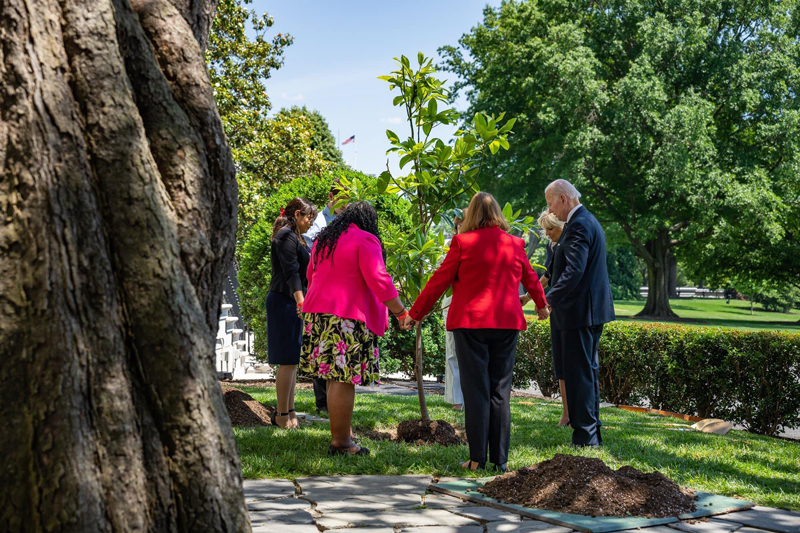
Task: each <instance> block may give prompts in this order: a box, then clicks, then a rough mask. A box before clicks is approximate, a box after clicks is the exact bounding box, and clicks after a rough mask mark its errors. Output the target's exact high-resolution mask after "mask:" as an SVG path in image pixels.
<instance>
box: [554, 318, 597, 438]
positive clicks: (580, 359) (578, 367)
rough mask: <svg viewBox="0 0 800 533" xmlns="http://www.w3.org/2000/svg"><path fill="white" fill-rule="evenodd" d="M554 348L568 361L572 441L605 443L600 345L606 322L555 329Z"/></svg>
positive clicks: (568, 399)
mask: <svg viewBox="0 0 800 533" xmlns="http://www.w3.org/2000/svg"><path fill="white" fill-rule="evenodd" d="M553 333H554V335H553V341H554V342H553V350H560V351H561V354H562V357H563V361H564V384H565V385H566V389H567V409H568V411H569V423H570V425H571V426H572V428H573V432H572V443H573V444H576V445H578V446H602V444H603V437H602V435H601V433H600V426H601V425H602V424H601V423H600V378H599V371H600V359H599V356H598V353H597V346H598V344H599V343H600V335H601V334H602V333H603V326H602V325H599V326H591V327H588V328H578V329H569V330H562V331H554V332H553Z"/></svg>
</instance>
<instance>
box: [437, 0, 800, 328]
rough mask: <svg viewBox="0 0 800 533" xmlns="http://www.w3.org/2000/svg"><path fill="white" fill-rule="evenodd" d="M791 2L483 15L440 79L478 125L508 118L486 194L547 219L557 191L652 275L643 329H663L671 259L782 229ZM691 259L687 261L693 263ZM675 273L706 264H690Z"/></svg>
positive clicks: (526, 4) (647, 2) (603, 6)
mask: <svg viewBox="0 0 800 533" xmlns="http://www.w3.org/2000/svg"><path fill="white" fill-rule="evenodd" d="M796 5H797V1H796V0H778V1H774V2H765V1H756V2H752V1H744V0H710V1H707V2H702V3H698V2H696V1H694V0H672V1H669V2H662V1H661V0H600V2H594V3H591V4H587V3H585V2H579V1H570V0H537V1H508V2H504V3H503V4H502V5H501V6H500V7H498V8H486V10H485V11H484V20H483V23H481V24H480V25H478V26H477V27H475V28H473V29H472V30H471V31H470V32H469V33H467V34H465V35H464V36H463V37H462V38H461V39H460V41H459V45H460V46H459V47H452V46H448V47H444V48H443V49H441V50H440V51H441V52H442V54H443V55H444V57H445V62H444V67H445V68H446V69H448V70H450V71H452V72H454V73H456V74H458V76H459V77H460V79H461V80H460V82H459V84H458V85H457V89H459V90H463V91H465V93H466V96H467V99H468V101H469V103H470V107H469V110H468V111H467V113H466V117H471V116H473V115H474V113H476V112H485V113H498V112H500V111H507V112H508V113H509V116H512V117H514V118H517V119H518V120H517V123H516V125H515V127H514V136H513V142H512V143H511V148H510V149H509V150H508V151H507V152H505V153H500V154H498V156H497V157H495V158H493V159H492V160H489V161H487V162H486V163H485V166H486V168H485V170H484V172H483V173H482V177H481V180H480V183H481V185H482V186H484V187H485V188H487V189H489V190H492V191H495V192H496V193H497V194H498V196H500V197H502V198H512V197H513V198H515V199H521V200H523V201H524V202H525V203H526V204H527V205H529V206H541V205H542V204H543V202H544V199H543V196H542V189H543V187H544V186H545V185H546V183H548V182H549V181H551V180H554V179H557V178H564V179H568V180H570V181H572V182H573V183H576V185H577V186H578V187H579V188H580V189H582V190H583V192H584V193H588V194H587V195H586V197H585V198H584V200H585V201H586V203H588V204H590V209H592V210H593V211H595V212H596V213H597V214H598V215H600V218H601V219H605V220H606V221H614V222H616V223H618V224H619V225H620V226H621V227H622V228H623V230H624V231H625V233H626V235H627V237H628V239H629V240H630V242H631V244H632V245H633V246H634V248H635V250H636V252H637V254H638V255H640V256H641V257H642V258H643V259H644V260H645V262H646V263H647V266H648V270H649V272H650V275H649V277H650V282H649V285H650V290H649V296H648V302H647V305H646V306H645V310H644V314H649V315H661V316H663V315H668V314H672V313H671V310H670V309H669V302H668V299H667V298H666V279H667V264H668V257H669V254H670V253H673V249H674V248H676V247H681V246H683V245H686V244H691V245H692V247H696V246H697V245H699V244H701V243H704V242H709V238H711V237H718V236H717V235H715V234H716V233H717V232H719V231H720V230H721V228H722V226H723V225H726V224H727V225H730V226H734V227H735V226H740V225H741V223H742V222H741V221H743V220H750V221H758V224H759V225H760V226H762V227H763V228H765V229H766V230H767V232H768V233H770V234H772V235H780V236H782V235H783V234H784V232H785V231H786V229H787V228H786V226H785V225H784V224H782V222H783V221H784V219H782V218H781V215H780V213H782V212H783V211H784V210H785V202H786V201H787V200H786V197H785V196H782V195H783V194H785V192H784V189H785V186H784V185H782V184H785V183H786V181H787V180H796V176H797V157H798V156H797V154H798V131H799V129H800V128H799V126H800V115H799V114H798V101H797V87H798V81H799V80H800V69H799V67H798V65H800V61H798V57H800V56H799V55H798V48H799V47H800V41H798V26H799V25H798V14H797V11H796ZM695 249H696V248H695ZM683 260H684V261H693V260H698V261H699V260H704V257H703V255H698V254H684V257H683Z"/></svg>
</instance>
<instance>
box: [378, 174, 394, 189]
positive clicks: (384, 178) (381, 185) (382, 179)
mask: <svg viewBox="0 0 800 533" xmlns="http://www.w3.org/2000/svg"><path fill="white" fill-rule="evenodd" d="M391 180H392V173H391V172H389V171H388V170H384V171H383V172H381V175H380V176H378V182H377V188H378V193H379V194H384V193H385V192H386V188H387V187H388V186H389V182H390V181H391Z"/></svg>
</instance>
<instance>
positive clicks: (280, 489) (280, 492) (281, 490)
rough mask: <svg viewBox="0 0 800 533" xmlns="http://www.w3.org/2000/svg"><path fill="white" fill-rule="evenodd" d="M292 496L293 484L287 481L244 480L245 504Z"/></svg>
mask: <svg viewBox="0 0 800 533" xmlns="http://www.w3.org/2000/svg"><path fill="white" fill-rule="evenodd" d="M286 496H294V483H292V482H291V481H289V480H288V479H245V480H244V499H245V501H246V502H249V501H255V500H270V499H275V498H285V497H286Z"/></svg>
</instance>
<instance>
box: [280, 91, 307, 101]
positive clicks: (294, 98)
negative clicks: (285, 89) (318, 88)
mask: <svg viewBox="0 0 800 533" xmlns="http://www.w3.org/2000/svg"><path fill="white" fill-rule="evenodd" d="M281 98H283V99H284V100H291V101H292V102H299V101H300V100H305V99H306V97H305V95H304V94H303V93H298V94H289V93H281Z"/></svg>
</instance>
